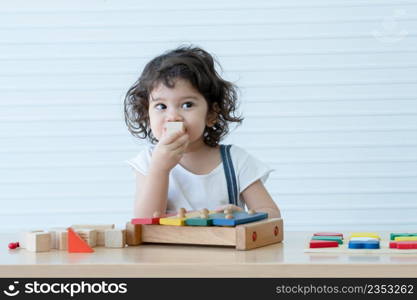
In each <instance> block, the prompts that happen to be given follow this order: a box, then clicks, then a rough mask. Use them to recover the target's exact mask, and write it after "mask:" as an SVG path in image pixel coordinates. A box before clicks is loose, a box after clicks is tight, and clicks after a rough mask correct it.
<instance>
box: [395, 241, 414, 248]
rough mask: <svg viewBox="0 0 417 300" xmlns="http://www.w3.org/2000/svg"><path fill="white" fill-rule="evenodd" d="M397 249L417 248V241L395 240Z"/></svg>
mask: <svg viewBox="0 0 417 300" xmlns="http://www.w3.org/2000/svg"><path fill="white" fill-rule="evenodd" d="M397 249H417V241H401V242H397Z"/></svg>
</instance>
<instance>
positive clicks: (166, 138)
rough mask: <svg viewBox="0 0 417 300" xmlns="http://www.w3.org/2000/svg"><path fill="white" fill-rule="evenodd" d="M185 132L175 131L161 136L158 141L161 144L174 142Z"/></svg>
mask: <svg viewBox="0 0 417 300" xmlns="http://www.w3.org/2000/svg"><path fill="white" fill-rule="evenodd" d="M183 134H185V133H184V132H183V131H177V132H174V133H172V134H169V135H164V136H162V138H161V140H160V143H161V144H163V145H169V144H172V143H173V142H175V141H176V140H177V139H178V138H179V137H180V136H181V135H183Z"/></svg>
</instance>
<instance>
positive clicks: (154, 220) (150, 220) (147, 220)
mask: <svg viewBox="0 0 417 300" xmlns="http://www.w3.org/2000/svg"><path fill="white" fill-rule="evenodd" d="M171 216H176V214H175V213H170V214H165V215H162V216H159V217H152V218H134V219H132V220H131V223H132V224H143V225H150V224H154V225H156V224H159V220H160V219H161V218H168V217H171Z"/></svg>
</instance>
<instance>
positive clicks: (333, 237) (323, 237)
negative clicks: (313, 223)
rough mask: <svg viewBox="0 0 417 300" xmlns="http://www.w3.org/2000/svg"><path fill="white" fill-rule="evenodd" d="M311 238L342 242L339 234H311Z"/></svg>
mask: <svg viewBox="0 0 417 300" xmlns="http://www.w3.org/2000/svg"><path fill="white" fill-rule="evenodd" d="M311 239H312V240H318V241H335V242H337V243H338V244H343V239H342V237H340V236H318V235H316V236H313V237H312V238H311Z"/></svg>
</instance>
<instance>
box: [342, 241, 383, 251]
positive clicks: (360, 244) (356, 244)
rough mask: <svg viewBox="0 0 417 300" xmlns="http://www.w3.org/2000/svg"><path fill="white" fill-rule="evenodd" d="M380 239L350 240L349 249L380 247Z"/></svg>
mask: <svg viewBox="0 0 417 300" xmlns="http://www.w3.org/2000/svg"><path fill="white" fill-rule="evenodd" d="M379 248H380V246H379V241H372V240H370V241H349V249H379Z"/></svg>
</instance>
